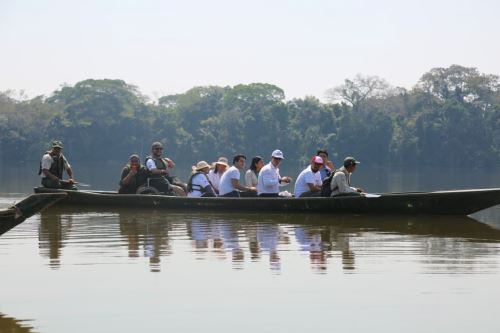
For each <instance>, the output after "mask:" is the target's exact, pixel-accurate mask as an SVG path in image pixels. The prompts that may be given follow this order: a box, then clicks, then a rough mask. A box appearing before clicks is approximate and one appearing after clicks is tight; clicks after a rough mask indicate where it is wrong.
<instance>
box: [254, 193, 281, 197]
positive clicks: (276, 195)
mask: <svg viewBox="0 0 500 333" xmlns="http://www.w3.org/2000/svg"><path fill="white" fill-rule="evenodd" d="M259 197H261V198H279V197H280V196H279V194H278V193H261V194H259Z"/></svg>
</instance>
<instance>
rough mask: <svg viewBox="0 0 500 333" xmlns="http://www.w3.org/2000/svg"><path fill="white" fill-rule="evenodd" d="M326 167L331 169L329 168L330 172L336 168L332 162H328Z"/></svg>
mask: <svg viewBox="0 0 500 333" xmlns="http://www.w3.org/2000/svg"><path fill="white" fill-rule="evenodd" d="M326 166H327V167H329V168H330V170H334V169H335V167H334V165H333V163H332V161H328V162H326Z"/></svg>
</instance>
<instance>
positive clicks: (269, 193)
mask: <svg viewBox="0 0 500 333" xmlns="http://www.w3.org/2000/svg"><path fill="white" fill-rule="evenodd" d="M283 159H284V157H283V153H282V152H281V150H275V151H273V153H272V154H271V162H269V163H268V164H266V165H265V166H264V167H262V169H261V170H260V172H259V177H258V180H257V193H258V195H259V197H278V196H279V192H280V190H279V185H280V184H281V183H286V184H289V183H290V181H291V180H292V179H291V178H290V177H287V176H285V177H281V175H280V169H279V168H278V167H279V165H280V163H281V161H282V160H283Z"/></svg>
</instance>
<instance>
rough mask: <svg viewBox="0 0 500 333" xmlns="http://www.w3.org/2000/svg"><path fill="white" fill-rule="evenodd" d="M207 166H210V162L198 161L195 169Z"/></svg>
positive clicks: (198, 169)
mask: <svg viewBox="0 0 500 333" xmlns="http://www.w3.org/2000/svg"><path fill="white" fill-rule="evenodd" d="M205 168H210V164H208V163H207V162H205V161H199V162H198V163H196V166H195V167H193V170H194V171H201V170H203V169H205Z"/></svg>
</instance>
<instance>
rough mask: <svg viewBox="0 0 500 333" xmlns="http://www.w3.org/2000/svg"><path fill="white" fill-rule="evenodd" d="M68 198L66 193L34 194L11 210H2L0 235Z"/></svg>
mask: <svg viewBox="0 0 500 333" xmlns="http://www.w3.org/2000/svg"><path fill="white" fill-rule="evenodd" d="M66 196H67V194H66V193H42V194H32V195H30V196H29V197H27V198H26V199H24V200H21V201H19V202H18V203H16V204H15V205H13V206H11V207H9V208H5V209H0V235H2V234H4V233H6V232H7V231H9V230H10V229H12V228H14V227H15V226H16V225H18V224H20V223H22V222H24V221H25V220H26V219H27V218H30V217H31V216H33V215H35V214H36V213H38V212H39V211H41V210H43V209H45V208H47V207H49V206H50V205H52V204H54V203H56V202H57V201H59V200H62V199H64V198H65V197H66Z"/></svg>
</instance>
